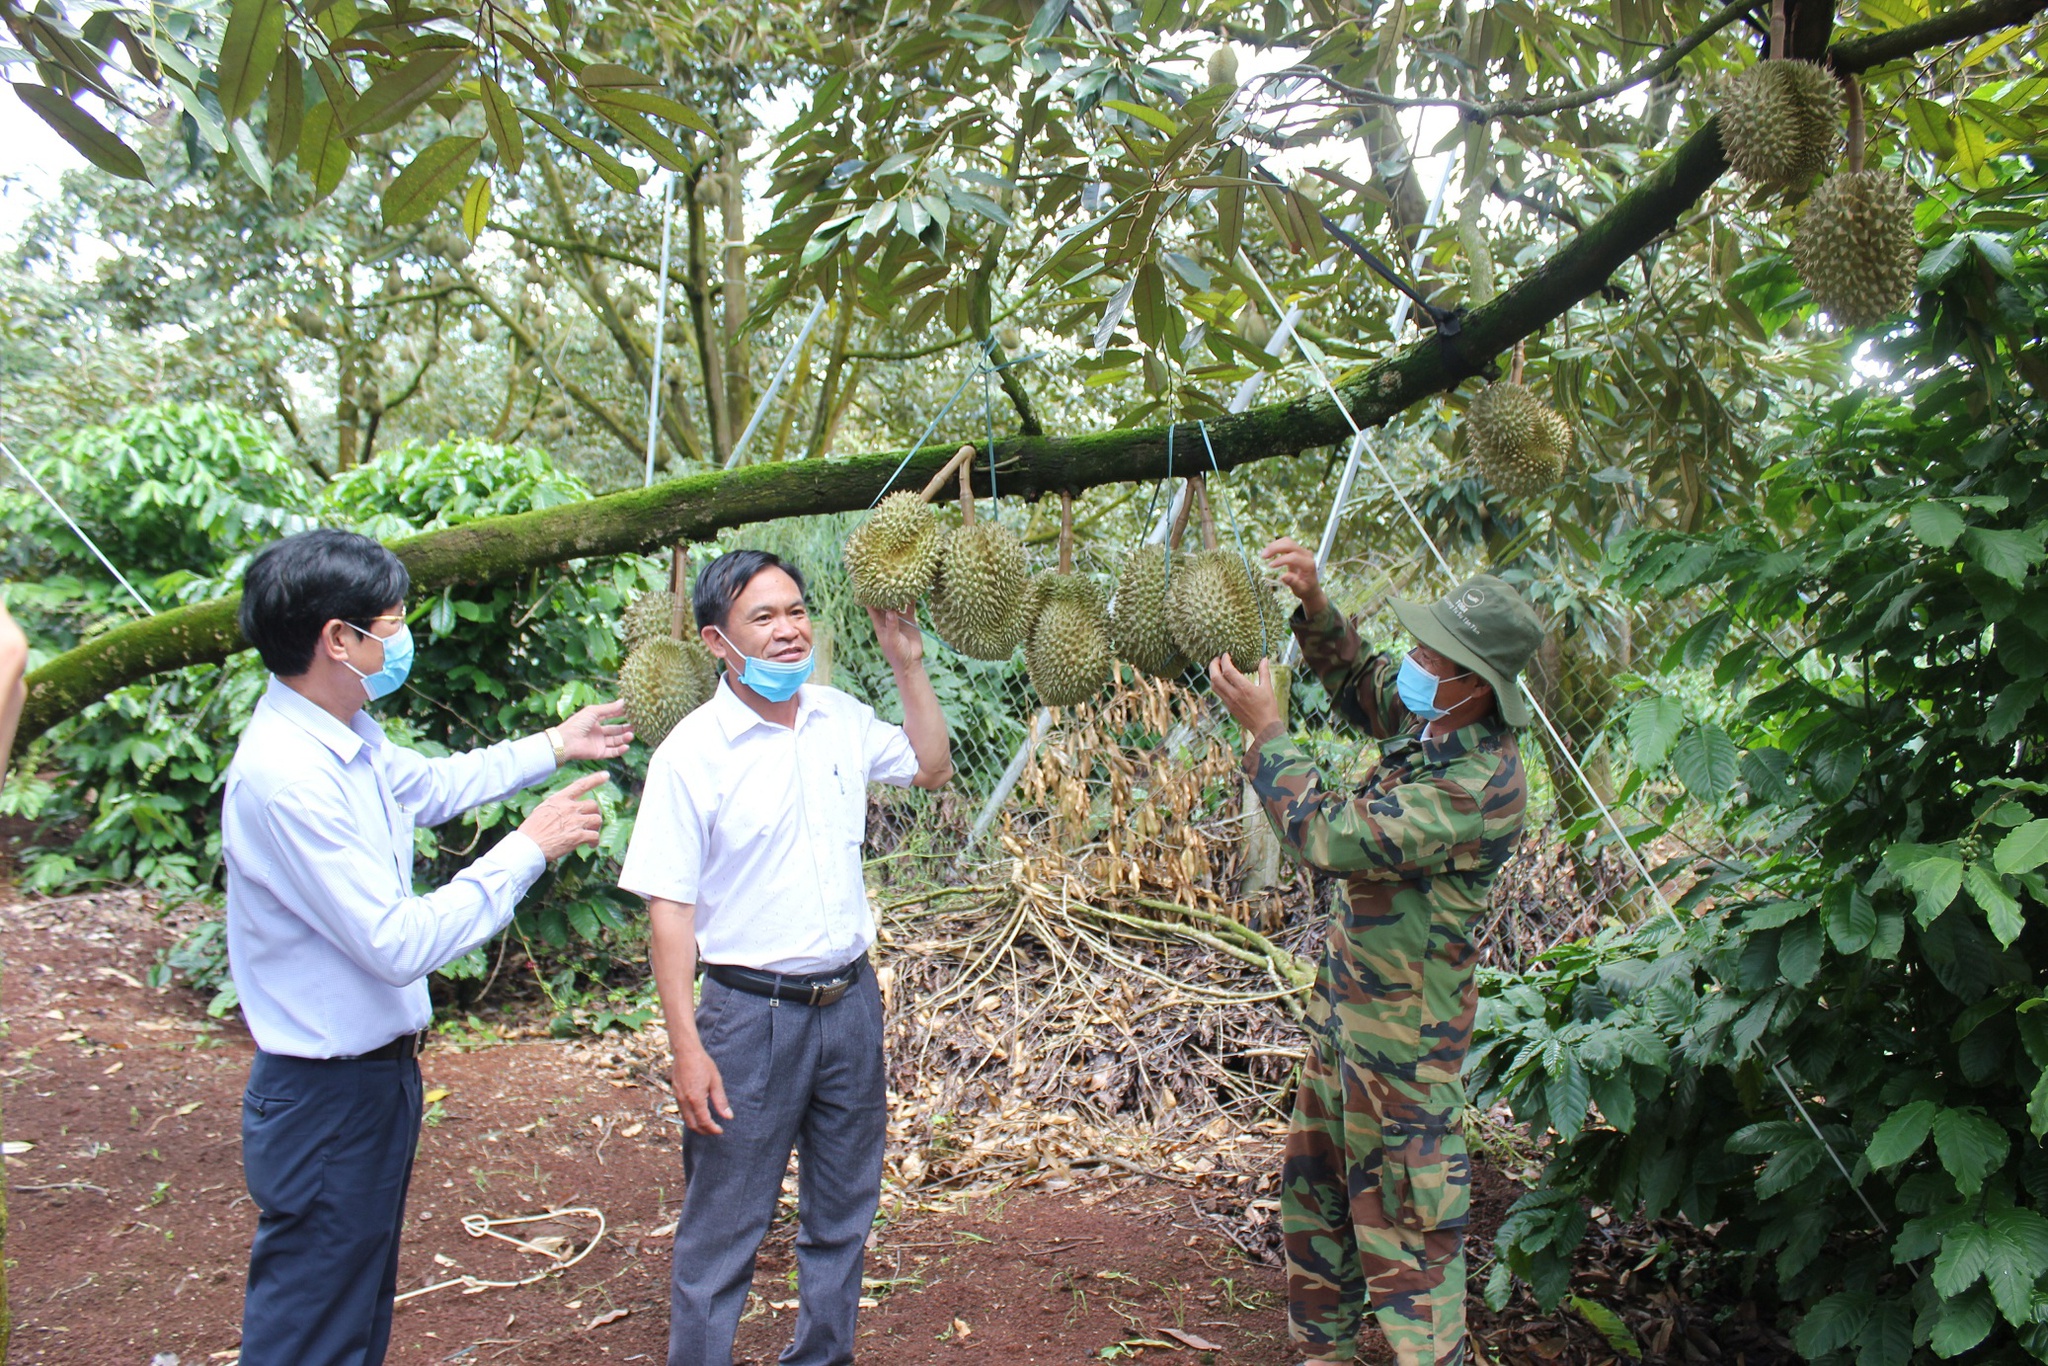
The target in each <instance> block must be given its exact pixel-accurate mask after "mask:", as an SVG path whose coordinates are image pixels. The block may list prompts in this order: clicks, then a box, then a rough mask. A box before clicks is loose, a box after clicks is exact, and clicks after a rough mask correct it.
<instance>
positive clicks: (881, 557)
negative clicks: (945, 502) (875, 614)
mask: <svg viewBox="0 0 2048 1366" xmlns="http://www.w3.org/2000/svg"><path fill="white" fill-rule="evenodd" d="M942 531H943V529H942V528H941V527H940V526H939V520H938V518H937V517H936V516H935V515H934V514H933V512H932V509H931V505H930V504H928V503H926V502H925V501H924V499H922V498H920V497H919V496H918V495H917V494H915V493H892V494H890V495H889V496H888V497H887V498H884V499H883V500H882V502H881V505H880V506H879V507H877V508H876V509H875V510H874V511H873V512H871V513H869V514H868V519H867V520H866V521H865V522H862V523H861V524H860V526H859V527H857V528H855V530H854V533H853V535H851V536H849V537H847V540H846V572H847V575H848V576H849V577H850V578H851V579H852V580H853V596H854V600H855V601H856V602H858V603H860V605H861V606H863V607H892V608H906V607H909V606H911V605H912V604H913V603H915V602H916V601H917V600H918V599H919V598H921V597H923V596H924V595H925V594H926V593H927V592H928V591H930V589H931V586H932V575H933V573H934V572H935V571H936V570H937V569H938V566H939V546H940V543H941V542H942V541H943V540H944V536H943V534H942Z"/></svg>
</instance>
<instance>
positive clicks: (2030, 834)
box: [1991, 820, 2048, 873]
mask: <svg viewBox="0 0 2048 1366" xmlns="http://www.w3.org/2000/svg"><path fill="white" fill-rule="evenodd" d="M2043 863H2048V820H2031V821H2028V822H2027V823H2026V824H2025V825H2022V826H2021V827H2019V829H2017V830H2014V831H2013V832H2012V833H2011V834H2009V835H2007V836H2006V837H2005V838H2004V839H2002V840H2000V841H1999V842H1998V848H1997V849H1996V850H1995V851H1993V853H1992V855H1991V866H1992V867H1993V868H1994V869H1996V870H1997V871H1998V872H2001V873H2029V872H2032V871H2033V870H2034V869H2036V868H2039V867H2040V866H2041V865H2042V864H2043Z"/></svg>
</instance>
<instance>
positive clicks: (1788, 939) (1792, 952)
mask: <svg viewBox="0 0 2048 1366" xmlns="http://www.w3.org/2000/svg"><path fill="white" fill-rule="evenodd" d="M1824 947H1825V945H1824V944H1823V942H1822V940H1821V932H1820V922H1819V921H1818V920H1816V919H1813V918H1811V917H1808V918H1806V919H1803V920H1797V921H1794V922H1793V923H1792V924H1790V925H1787V926H1786V927H1785V932H1784V933H1783V934H1782V935H1780V936H1779V937H1778V971H1779V972H1780V973H1781V974H1782V975H1783V976H1784V978H1785V980H1786V981H1788V982H1790V983H1791V984H1792V985H1793V986H1795V987H1803V986H1805V985H1806V984H1807V983H1808V982H1811V981H1812V980H1813V976H1814V974H1815V973H1817V972H1819V971H1820V960H1821V952H1822V949H1823V948H1824Z"/></svg>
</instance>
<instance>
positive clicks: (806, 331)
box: [725, 299, 825, 469]
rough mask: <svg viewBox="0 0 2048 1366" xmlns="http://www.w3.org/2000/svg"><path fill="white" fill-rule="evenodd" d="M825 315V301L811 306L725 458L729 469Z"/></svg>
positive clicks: (733, 464)
mask: <svg viewBox="0 0 2048 1366" xmlns="http://www.w3.org/2000/svg"><path fill="white" fill-rule="evenodd" d="M824 315H825V301H824V300H823V299H819V300H818V302H816V303H815V304H812V305H811V316H810V317H808V318H805V319H804V327H803V331H801V332H799V333H797V334H796V340H795V341H793V342H791V343H790V344H789V350H787V351H785V352H783V353H782V361H781V363H780V364H778V365H777V366H776V367H775V376H774V378H772V379H770V380H769V381H768V392H766V393H764V394H762V395H761V401H760V402H759V403H756V404H755V405H754V416H753V417H752V418H751V419H750V420H749V421H748V423H747V429H746V430H745V431H743V432H741V433H740V439H739V440H738V441H735V442H733V446H732V454H731V455H728V456H727V457H726V458H725V467H726V468H727V469H731V468H732V467H733V466H735V465H737V464H739V463H740V457H741V456H742V455H744V454H745V453H746V450H747V443H748V442H749V441H751V440H753V439H754V433H755V431H756V430H758V429H759V428H760V426H761V419H762V418H764V417H766V416H768V405H769V404H771V403H773V402H774V401H775V396H776V395H777V394H779V393H781V392H782V381H783V380H785V379H787V378H789V367H790V363H791V362H792V361H794V360H795V359H796V353H797V352H799V351H801V350H803V346H804V342H805V341H806V340H808V339H809V337H810V335H811V329H812V328H814V327H816V326H817V325H818V319H819V318H821V317H823V316H824Z"/></svg>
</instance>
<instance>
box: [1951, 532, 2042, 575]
mask: <svg viewBox="0 0 2048 1366" xmlns="http://www.w3.org/2000/svg"><path fill="white" fill-rule="evenodd" d="M1963 551H1964V553H1965V554H1967V555H1968V556H1969V557H1970V558H1971V559H1973V560H1975V561H1976V562H1977V563H1978V564H1980V565H1982V566H1983V567H1984V571H1985V572H1986V573H1988V574H1992V575H1995V576H1997V577H1998V578H2001V579H2004V580H2005V581H2006V582H2007V583H2009V584H2011V585H2012V586H2013V587H2015V588H2018V587H2019V586H2020V585H2021V584H2022V583H2024V582H2025V581H2026V577H2027V571H2028V570H2029V569H2031V568H2033V567H2034V566H2035V565H2037V564H2039V563H2040V562H2041V535H2040V533H2039V532H2038V531H1997V530H1992V529H1989V528H1986V527H1972V528H1970V529H1969V530H1968V531H1966V532H1964V533H1963Z"/></svg>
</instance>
